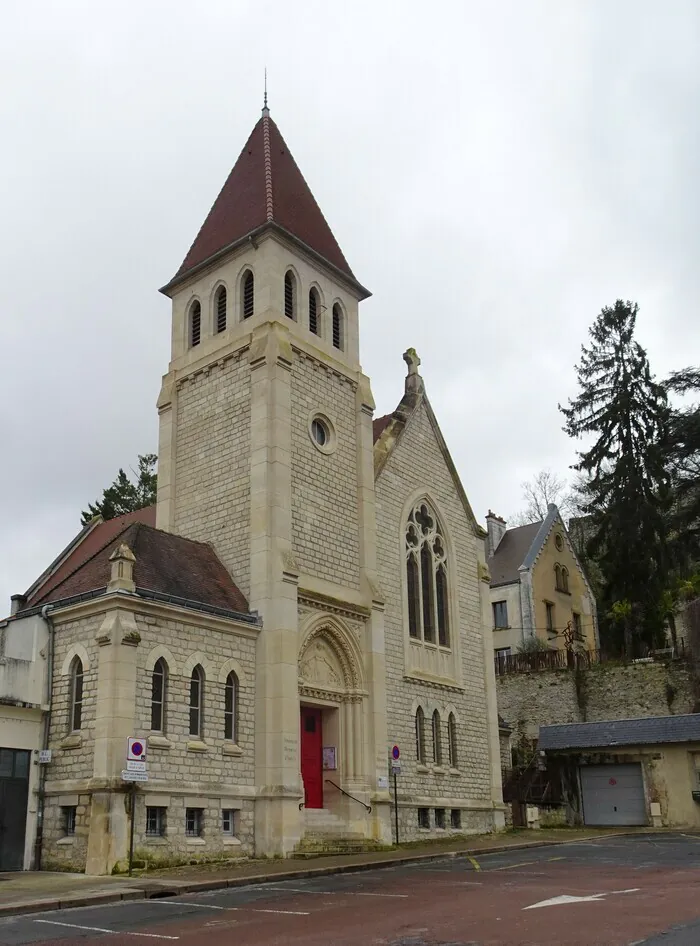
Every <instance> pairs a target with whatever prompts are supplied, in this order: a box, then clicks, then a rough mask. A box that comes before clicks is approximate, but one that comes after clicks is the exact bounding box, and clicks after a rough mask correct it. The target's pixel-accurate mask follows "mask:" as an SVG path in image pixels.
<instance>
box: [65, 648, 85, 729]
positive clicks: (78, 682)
mask: <svg viewBox="0 0 700 946" xmlns="http://www.w3.org/2000/svg"><path fill="white" fill-rule="evenodd" d="M82 725H83V662H82V660H81V659H80V657H74V658H73V663H72V664H71V668H70V716H69V719H68V728H69V730H70V731H71V732H78V730H80V729H81V728H82Z"/></svg>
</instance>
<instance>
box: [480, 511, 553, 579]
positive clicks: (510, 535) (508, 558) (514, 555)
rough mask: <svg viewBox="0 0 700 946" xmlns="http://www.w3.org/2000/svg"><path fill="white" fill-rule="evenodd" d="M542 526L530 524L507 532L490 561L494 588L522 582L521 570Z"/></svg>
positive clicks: (539, 523) (540, 524)
mask: <svg viewBox="0 0 700 946" xmlns="http://www.w3.org/2000/svg"><path fill="white" fill-rule="evenodd" d="M541 526H542V523H541V522H529V523H528V524H527V525H526V526H518V527H517V528H515V529H508V530H507V532H506V533H505V535H504V536H503V538H502V539H501V541H500V542H499V543H498V548H497V549H496V551H495V553H494V555H492V556H491V558H490V559H489V560H488V566H489V571H490V572H491V587H492V588H493V587H495V586H496V585H509V584H511V582H514V581H519V580H520V572H519V568H520V566H521V565H522V564H523V562H524V561H525V557H526V556H527V554H528V552H529V551H530V548H531V547H532V545H533V543H534V541H535V539H536V537H537V534H538V533H539V531H540V527H541Z"/></svg>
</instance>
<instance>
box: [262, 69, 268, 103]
mask: <svg viewBox="0 0 700 946" xmlns="http://www.w3.org/2000/svg"><path fill="white" fill-rule="evenodd" d="M266 112H269V109H268V107H267V66H265V95H264V97H263V115H264V114H265V113H266Z"/></svg>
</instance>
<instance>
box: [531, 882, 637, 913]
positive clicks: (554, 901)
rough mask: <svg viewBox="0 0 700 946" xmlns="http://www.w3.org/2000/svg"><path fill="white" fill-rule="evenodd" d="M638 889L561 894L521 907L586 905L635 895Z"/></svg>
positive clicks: (533, 908)
mask: <svg viewBox="0 0 700 946" xmlns="http://www.w3.org/2000/svg"><path fill="white" fill-rule="evenodd" d="M639 889H640V888H639V887H630V889H629V890H606V891H604V892H603V893H592V894H589V895H588V896H587V897H570V896H569V895H568V894H562V895H561V896H560V897H551V898H550V899H549V900H540V902H539V903H533V904H531V905H530V906H529V907H523V910H537V908H538V907H556V906H558V905H559V904H560V903H586V902H590V901H592V900H595V901H600V900H602V899H603V897H610V896H612V895H613V894H616V893H637V891H638V890H639Z"/></svg>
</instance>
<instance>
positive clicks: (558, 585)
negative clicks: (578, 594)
mask: <svg viewBox="0 0 700 946" xmlns="http://www.w3.org/2000/svg"><path fill="white" fill-rule="evenodd" d="M554 587H555V588H556V589H557V591H561V590H562V585H561V565H559V564H557V565H555V566H554Z"/></svg>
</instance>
